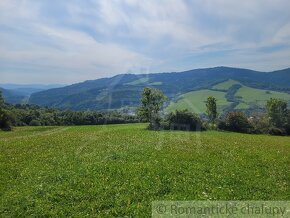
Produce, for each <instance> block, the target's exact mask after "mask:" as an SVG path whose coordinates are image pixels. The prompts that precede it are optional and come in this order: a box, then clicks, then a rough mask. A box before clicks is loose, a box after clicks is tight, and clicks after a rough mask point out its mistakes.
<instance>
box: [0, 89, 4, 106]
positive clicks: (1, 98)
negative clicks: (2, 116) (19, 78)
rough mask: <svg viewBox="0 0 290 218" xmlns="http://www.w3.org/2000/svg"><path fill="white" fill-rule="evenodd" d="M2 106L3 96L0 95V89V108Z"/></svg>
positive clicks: (0, 93)
mask: <svg viewBox="0 0 290 218" xmlns="http://www.w3.org/2000/svg"><path fill="white" fill-rule="evenodd" d="M2 107H4V98H3V96H2V92H1V91H0V109H1V108H2Z"/></svg>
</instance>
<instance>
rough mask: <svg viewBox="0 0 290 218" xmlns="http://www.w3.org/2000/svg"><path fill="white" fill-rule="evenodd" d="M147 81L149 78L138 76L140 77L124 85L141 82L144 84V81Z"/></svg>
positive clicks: (133, 84)
mask: <svg viewBox="0 0 290 218" xmlns="http://www.w3.org/2000/svg"><path fill="white" fill-rule="evenodd" d="M147 82H149V78H147V77H144V78H140V79H137V80H134V81H133V82H129V83H126V85H132V86H136V85H141V84H144V83H147Z"/></svg>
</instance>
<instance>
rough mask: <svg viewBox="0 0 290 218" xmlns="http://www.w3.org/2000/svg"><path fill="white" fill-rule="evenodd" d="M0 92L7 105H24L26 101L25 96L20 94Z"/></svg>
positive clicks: (4, 90)
mask: <svg viewBox="0 0 290 218" xmlns="http://www.w3.org/2000/svg"><path fill="white" fill-rule="evenodd" d="M0 91H1V92H2V94H3V97H4V99H5V102H7V103H9V104H19V103H25V101H26V102H27V101H28V98H27V96H25V95H23V94H22V93H21V92H17V91H13V90H8V89H3V88H0Z"/></svg>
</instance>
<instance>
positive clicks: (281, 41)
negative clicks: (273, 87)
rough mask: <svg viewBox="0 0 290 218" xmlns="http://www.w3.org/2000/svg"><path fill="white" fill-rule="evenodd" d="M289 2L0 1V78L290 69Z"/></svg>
mask: <svg viewBox="0 0 290 218" xmlns="http://www.w3.org/2000/svg"><path fill="white" fill-rule="evenodd" d="M289 11H290V1H289V0H191V1H190V0H188V1H186V0H184V1H182V0H146V1H145V0H144V1H143V0H138V1H137V0H111V1H110V0H95V1H93V0H69V1H68V0H0V83H23V84H24V83H43V84H48V83H65V84H68V83H74V82H80V81H83V80H88V79H96V78H100V77H109V76H113V75H116V74H120V73H128V72H129V73H153V72H165V71H166V72H171V71H183V70H188V69H194V68H204V67H213V66H222V65H223V66H233V67H243V68H251V69H255V70H262V71H271V70H274V69H282V68H287V67H290V13H289Z"/></svg>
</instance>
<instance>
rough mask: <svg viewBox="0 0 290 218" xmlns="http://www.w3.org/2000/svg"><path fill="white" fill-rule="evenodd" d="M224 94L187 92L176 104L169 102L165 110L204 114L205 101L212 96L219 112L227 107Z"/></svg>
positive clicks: (228, 103)
mask: <svg viewBox="0 0 290 218" xmlns="http://www.w3.org/2000/svg"><path fill="white" fill-rule="evenodd" d="M225 94H226V93H225V92H220V91H212V90H199V91H192V92H188V93H186V94H184V95H181V96H180V99H179V100H177V102H171V103H170V105H169V106H168V107H167V108H166V110H167V111H175V110H177V109H178V110H183V109H188V110H189V111H192V112H196V113H204V112H205V111H206V105H205V101H206V99H207V98H208V97H209V96H214V97H215V98H216V99H217V105H218V106H219V110H221V109H222V108H224V107H226V106H229V105H230V102H228V101H227V100H226V98H225Z"/></svg>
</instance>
